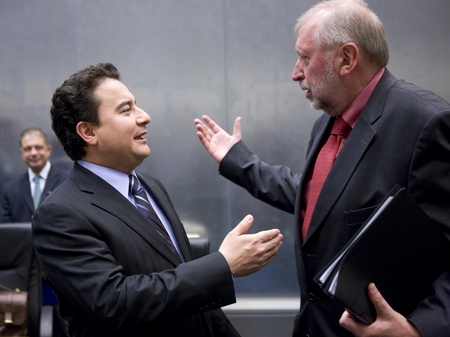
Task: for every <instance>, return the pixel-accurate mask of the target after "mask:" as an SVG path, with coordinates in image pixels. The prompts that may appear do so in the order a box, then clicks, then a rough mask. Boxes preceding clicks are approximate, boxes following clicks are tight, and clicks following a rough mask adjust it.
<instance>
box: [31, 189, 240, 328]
mask: <svg viewBox="0 0 450 337" xmlns="http://www.w3.org/2000/svg"><path fill="white" fill-rule="evenodd" d="M53 197H54V198H55V197H56V198H57V197H58V196H55V195H53ZM52 200H53V198H52ZM95 217H97V218H100V217H101V219H98V221H101V222H102V223H106V224H107V226H116V225H117V223H113V222H111V219H112V218H109V217H108V214H107V213H106V212H105V213H104V214H102V213H98V214H97V215H95V216H92V215H91V216H90V218H89V219H88V218H87V216H84V215H82V214H81V212H80V210H74V209H73V208H72V207H71V206H70V205H66V204H61V203H58V202H52V201H47V202H45V203H43V204H42V205H41V206H40V207H39V209H38V210H37V212H36V213H35V216H34V218H33V236H34V237H33V240H34V245H35V247H36V251H37V255H38V258H39V260H40V261H41V264H42V267H43V269H44V271H45V273H46V276H47V278H48V279H50V281H51V282H52V283H53V285H54V286H55V287H56V289H57V290H58V293H59V294H60V295H61V294H63V298H62V302H60V303H61V306H62V307H64V301H65V300H66V301H67V300H68V301H69V302H70V303H72V304H73V305H74V306H75V307H76V309H77V310H78V311H81V312H83V314H84V315H85V316H86V317H89V318H90V319H93V320H96V321H98V322H99V324H100V323H101V324H106V325H107V326H108V327H109V328H110V329H111V330H119V329H124V328H133V327H136V326H140V325H143V324H158V323H164V322H165V321H171V320H173V319H176V318H177V317H179V318H182V317H185V316H189V315H194V314H197V313H202V312H208V311H210V310H214V309H216V308H219V307H221V306H225V305H228V304H231V303H234V302H235V301H236V299H235V293H234V282H233V279H232V276H231V272H230V269H229V267H228V264H227V262H226V260H225V258H224V257H223V256H222V254H221V253H219V252H215V253H212V254H210V255H207V256H205V257H202V258H199V259H197V260H194V261H190V262H187V263H182V264H180V265H178V266H177V267H176V268H172V269H170V268H167V265H168V262H167V260H164V259H163V258H161V257H153V256H150V255H152V253H154V252H153V251H151V250H148V249H147V248H146V247H147V246H148V244H147V243H146V242H145V241H142V240H136V239H135V237H134V236H133V235H135V233H134V232H132V231H130V230H128V229H127V228H126V227H124V228H125V229H124V230H123V231H122V232H115V233H114V234H111V233H108V228H107V227H101V228H99V227H96V226H94V225H93V223H95V221H97V220H96V219H95ZM111 235H113V236H117V238H116V239H117V240H121V244H122V245H123V243H124V242H125V243H127V244H128V247H129V248H128V250H129V252H128V251H127V252H123V249H122V248H121V249H120V251H122V261H121V263H119V262H118V260H117V259H116V256H115V253H117V252H116V251H115V249H116V248H117V247H116V248H113V247H112V245H113V243H112V241H111V240H110V238H108V239H107V237H108V236H111ZM127 235H129V236H130V237H133V238H134V239H133V240H130V237H127ZM119 236H120V237H119ZM134 246H136V247H134ZM139 246H141V247H139ZM121 247H123V246H121ZM142 247H144V248H143V249H145V250H144V251H148V254H147V255H148V256H144V254H143V256H137V257H136V254H132V253H130V252H131V251H137V249H138V248H139V249H142ZM119 253H120V252H119ZM147 261H149V263H151V264H152V267H151V268H152V269H153V270H155V271H154V272H149V273H137V272H128V273H125V271H124V269H125V268H127V270H140V269H141V267H140V266H141V265H147V264H149V263H147ZM134 264H136V266H134ZM169 265H170V264H169ZM62 275H64V276H62ZM64 297H65V298H66V299H64ZM69 315H70V314H69Z"/></svg>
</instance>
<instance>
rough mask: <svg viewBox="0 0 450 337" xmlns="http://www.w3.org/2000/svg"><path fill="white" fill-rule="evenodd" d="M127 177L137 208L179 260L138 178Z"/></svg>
mask: <svg viewBox="0 0 450 337" xmlns="http://www.w3.org/2000/svg"><path fill="white" fill-rule="evenodd" d="M129 177H130V186H129V187H130V192H131V195H132V196H133V197H134V201H135V203H136V207H137V209H138V210H139V211H140V212H141V213H142V215H144V217H146V218H147V219H148V220H149V221H150V223H151V224H152V225H153V226H154V227H155V229H156V231H157V232H158V233H159V235H161V236H162V237H163V238H164V240H165V241H166V242H167V244H168V245H169V246H170V249H171V250H172V251H173V253H174V254H175V255H176V257H177V258H178V260H179V261H180V262H181V258H180V255H178V252H177V250H176V248H175V246H174V245H173V242H172V240H171V239H170V236H169V234H168V233H167V231H166V229H165V228H164V225H163V224H162V223H161V221H160V220H159V218H158V216H157V215H156V212H155V210H154V209H153V207H152V205H151V204H150V202H149V200H148V198H147V194H145V191H144V188H143V187H142V186H141V184H140V182H139V180H138V178H137V177H135V176H134V175H132V174H130V175H129Z"/></svg>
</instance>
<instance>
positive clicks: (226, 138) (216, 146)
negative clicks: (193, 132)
mask: <svg viewBox="0 0 450 337" xmlns="http://www.w3.org/2000/svg"><path fill="white" fill-rule="evenodd" d="M202 119H203V121H204V122H202V121H201V120H200V119H198V118H196V119H195V120H194V123H195V125H196V127H197V136H198V138H199V139H200V141H201V142H202V144H203V146H204V147H205V149H206V150H207V151H208V152H209V154H210V155H211V156H212V157H213V158H214V159H215V160H216V161H217V162H218V163H220V162H221V161H222V159H223V157H225V155H226V154H227V152H228V150H229V149H231V147H232V146H233V145H234V144H236V143H237V142H238V141H240V140H241V138H242V135H241V117H238V118H236V120H235V121H234V128H233V135H230V134H229V133H227V132H226V131H225V130H223V129H222V128H221V127H220V126H219V125H218V124H216V123H215V122H214V121H213V120H212V119H211V118H209V117H208V116H202Z"/></svg>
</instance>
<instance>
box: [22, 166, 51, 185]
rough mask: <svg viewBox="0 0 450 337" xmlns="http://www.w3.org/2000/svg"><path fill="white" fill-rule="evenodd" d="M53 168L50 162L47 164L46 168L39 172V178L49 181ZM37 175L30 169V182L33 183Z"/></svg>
mask: <svg viewBox="0 0 450 337" xmlns="http://www.w3.org/2000/svg"><path fill="white" fill-rule="evenodd" d="M51 167H52V164H50V162H49V161H47V163H46V164H45V166H44V168H43V169H42V170H41V172H39V174H38V175H39V177H41V179H44V180H47V177H48V173H49V172H50V168H51ZM35 176H36V174H35V173H34V172H33V171H32V170H31V168H28V179H29V180H30V183H31V182H32V181H33V179H34V177H35Z"/></svg>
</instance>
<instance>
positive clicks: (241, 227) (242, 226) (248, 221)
mask: <svg viewBox="0 0 450 337" xmlns="http://www.w3.org/2000/svg"><path fill="white" fill-rule="evenodd" d="M253 220H254V219H253V216H252V215H251V214H248V215H247V216H246V217H245V218H244V219H242V221H241V222H239V223H238V225H237V226H236V227H234V229H233V230H232V231H231V232H232V233H233V234H235V235H237V236H240V235H242V234H244V233H245V232H247V231H248V230H249V229H250V227H252V225H253Z"/></svg>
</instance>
